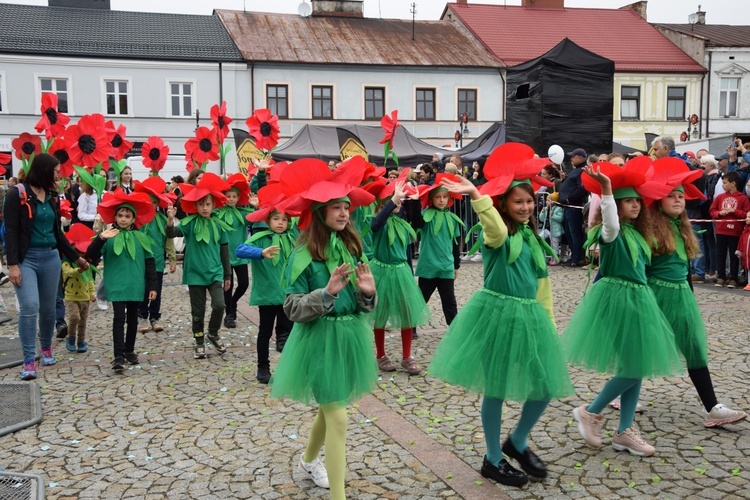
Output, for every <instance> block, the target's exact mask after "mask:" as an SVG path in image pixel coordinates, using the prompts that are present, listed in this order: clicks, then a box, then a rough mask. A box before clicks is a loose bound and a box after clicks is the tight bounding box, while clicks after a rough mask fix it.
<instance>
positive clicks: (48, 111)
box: [34, 93, 70, 141]
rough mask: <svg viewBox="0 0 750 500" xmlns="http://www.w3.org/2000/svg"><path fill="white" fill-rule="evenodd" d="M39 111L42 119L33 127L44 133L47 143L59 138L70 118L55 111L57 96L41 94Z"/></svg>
mask: <svg viewBox="0 0 750 500" xmlns="http://www.w3.org/2000/svg"><path fill="white" fill-rule="evenodd" d="M41 110H42V117H41V118H40V119H39V121H38V122H37V123H36V125H35V126H34V128H35V129H36V131H37V132H42V131H44V135H45V137H47V140H48V141H49V140H50V139H52V138H53V137H61V136H62V135H63V134H64V133H65V127H67V126H68V123H70V117H69V116H68V115H65V114H63V113H60V112H58V111H57V94H52V93H44V94H42V107H41Z"/></svg>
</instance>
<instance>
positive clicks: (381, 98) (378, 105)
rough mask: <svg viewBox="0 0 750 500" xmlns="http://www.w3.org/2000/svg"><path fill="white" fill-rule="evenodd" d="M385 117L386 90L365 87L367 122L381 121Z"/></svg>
mask: <svg viewBox="0 0 750 500" xmlns="http://www.w3.org/2000/svg"><path fill="white" fill-rule="evenodd" d="M384 115H385V88H383V87H365V120H380V119H381V118H383V116H384Z"/></svg>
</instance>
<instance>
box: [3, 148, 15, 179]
mask: <svg viewBox="0 0 750 500" xmlns="http://www.w3.org/2000/svg"><path fill="white" fill-rule="evenodd" d="M12 159H13V157H12V156H11V155H9V154H6V153H0V175H5V173H6V172H7V170H6V169H5V167H4V166H3V165H9V164H10V162H11V160H12Z"/></svg>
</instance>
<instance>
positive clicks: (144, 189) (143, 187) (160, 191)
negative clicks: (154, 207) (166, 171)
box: [133, 175, 177, 208]
mask: <svg viewBox="0 0 750 500" xmlns="http://www.w3.org/2000/svg"><path fill="white" fill-rule="evenodd" d="M166 188H167V183H166V182H164V179H162V178H161V177H159V176H157V175H152V176H150V177H149V178H148V179H146V180H145V181H143V182H140V181H135V183H134V186H133V190H134V191H135V192H136V193H146V194H147V195H149V196H150V197H151V199H157V200H159V206H160V207H161V208H167V206H169V204H170V203H172V204H173V203H174V202H175V201H176V200H177V195H175V194H174V193H165V192H164V190H165V189H166Z"/></svg>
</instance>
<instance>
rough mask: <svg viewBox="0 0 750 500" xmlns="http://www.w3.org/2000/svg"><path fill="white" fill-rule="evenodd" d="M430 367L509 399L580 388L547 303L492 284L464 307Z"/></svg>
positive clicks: (536, 398) (539, 397) (466, 385)
mask: <svg viewBox="0 0 750 500" xmlns="http://www.w3.org/2000/svg"><path fill="white" fill-rule="evenodd" d="M428 372H429V373H430V375H432V376H434V377H437V378H439V379H441V380H444V381H445V382H448V383H450V384H455V385H460V386H462V387H464V388H466V389H467V390H469V391H472V392H477V393H480V394H484V395H486V396H489V397H493V398H499V399H503V400H511V401H545V400H549V399H553V398H561V397H564V396H568V395H570V394H573V392H574V391H573V386H572V385H571V383H570V378H569V377H568V369H567V366H566V364H565V356H564V355H563V350H562V346H561V345H560V339H559V338H558V336H557V332H556V331H555V328H554V326H553V325H552V322H551V321H550V319H549V316H548V315H547V312H546V311H545V310H544V308H543V307H542V306H541V304H540V303H539V302H538V301H537V300H534V299H523V298H519V297H511V296H508V295H503V294H500V293H497V292H494V291H491V290H488V289H486V288H482V289H480V290H479V291H478V292H477V293H475V294H474V295H473V296H472V297H471V299H469V302H468V303H467V304H466V305H465V306H464V307H463V308H462V309H461V311H459V313H458V315H457V316H456V317H455V319H454V320H453V322H452V323H451V326H450V327H449V328H448V331H447V332H446V333H445V335H444V336H443V339H442V340H441V341H440V344H439V345H438V347H437V349H436V350H435V354H434V355H433V357H432V362H431V363H430V366H429V368H428Z"/></svg>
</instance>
